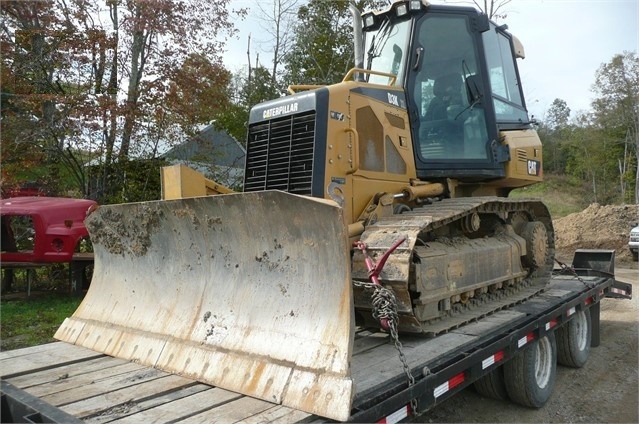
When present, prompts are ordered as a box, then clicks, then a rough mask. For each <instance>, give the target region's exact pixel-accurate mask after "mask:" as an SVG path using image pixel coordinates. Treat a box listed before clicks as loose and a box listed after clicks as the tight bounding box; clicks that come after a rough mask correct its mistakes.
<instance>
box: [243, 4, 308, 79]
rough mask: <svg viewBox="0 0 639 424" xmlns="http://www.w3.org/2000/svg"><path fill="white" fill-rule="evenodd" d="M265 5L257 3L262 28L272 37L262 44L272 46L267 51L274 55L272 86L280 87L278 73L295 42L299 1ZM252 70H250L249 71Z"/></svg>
mask: <svg viewBox="0 0 639 424" xmlns="http://www.w3.org/2000/svg"><path fill="white" fill-rule="evenodd" d="M264 4H265V3H263V2H260V3H257V7H258V8H259V10H260V19H261V20H262V22H263V23H264V25H262V28H263V29H264V30H265V32H266V34H268V36H269V37H270V38H269V39H268V40H263V41H262V43H265V44H267V45H270V46H271V47H270V49H269V50H267V51H268V52H269V53H271V54H272V55H273V60H272V67H271V70H270V72H271V85H272V86H273V87H276V86H277V85H278V76H279V74H278V72H280V64H282V62H283V60H284V58H285V57H286V56H287V55H288V53H289V51H290V50H291V47H292V45H293V42H294V39H295V38H294V35H295V34H294V31H293V30H294V23H295V20H294V18H295V12H296V11H297V7H298V6H297V5H298V4H299V0H272V4H269V6H270V7H266V6H264ZM249 70H250V69H249Z"/></svg>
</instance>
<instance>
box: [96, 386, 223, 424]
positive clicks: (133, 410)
mask: <svg viewBox="0 0 639 424" xmlns="http://www.w3.org/2000/svg"><path fill="white" fill-rule="evenodd" d="M211 389H212V387H211V386H207V385H206V384H201V383H195V384H193V385H190V386H185V387H183V388H180V389H178V390H174V391H171V392H168V393H163V394H160V395H154V396H152V397H150V398H148V399H143V400H139V399H131V400H128V401H126V402H124V403H122V404H120V405H113V406H111V405H109V406H107V408H106V409H103V410H101V411H100V412H99V413H96V414H94V415H92V416H90V417H85V418H84V422H86V423H89V424H100V423H106V422H110V421H114V420H119V419H123V418H125V417H128V416H130V415H134V414H138V415H137V418H136V421H137V422H148V421H149V419H142V418H141V417H142V414H143V411H145V410H147V409H151V408H155V407H158V406H162V405H165V404H172V402H175V401H176V400H178V399H182V398H186V397H189V396H192V395H194V394H196V393H200V392H203V391H207V390H211ZM189 413H190V412H189ZM162 416H166V414H162Z"/></svg>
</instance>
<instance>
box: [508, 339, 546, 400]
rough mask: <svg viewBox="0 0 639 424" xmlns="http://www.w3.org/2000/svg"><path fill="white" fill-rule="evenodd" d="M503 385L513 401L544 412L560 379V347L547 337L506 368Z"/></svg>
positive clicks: (525, 350) (519, 355) (536, 342)
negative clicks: (557, 379)
mask: <svg viewBox="0 0 639 424" xmlns="http://www.w3.org/2000/svg"><path fill="white" fill-rule="evenodd" d="M503 367H504V384H505V385H506V392H507V393H508V396H509V397H510V399H511V400H513V401H514V402H515V403H518V404H520V405H523V406H528V407H531V408H541V407H542V406H543V405H544V404H545V403H546V401H547V400H548V399H549V398H550V395H551V394H552V391H553V389H554V387H555V378H556V376H557V344H556V343H555V335H554V334H553V333H548V334H546V335H545V336H544V337H542V338H541V339H539V340H536V341H534V342H533V343H532V344H531V345H530V346H528V347H527V348H526V349H524V350H523V351H522V352H520V353H519V354H518V355H516V356H515V357H514V358H513V359H511V360H510V361H509V362H506V363H505V364H504V365H503Z"/></svg>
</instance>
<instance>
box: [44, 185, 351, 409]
mask: <svg viewBox="0 0 639 424" xmlns="http://www.w3.org/2000/svg"><path fill="white" fill-rule="evenodd" d="M86 224H87V227H88V229H89V233H90V236H91V240H92V242H93V247H94V251H95V267H94V275H93V280H92V281H91V286H90V289H89V291H88V293H87V294H86V297H85V298H84V300H83V302H82V304H81V305H80V306H79V307H78V309H77V311H75V313H74V314H73V316H72V317H70V318H67V319H66V320H65V321H64V323H63V324H62V326H61V327H60V328H59V329H58V331H57V332H56V334H55V338H57V339H59V340H62V341H66V342H70V343H74V344H77V345H81V346H84V347H87V348H90V349H93V350H96V351H99V352H103V353H106V354H108V355H112V356H115V357H118V358H125V359H128V360H132V361H135V362H139V363H141V364H145V365H150V366H154V367H157V368H160V369H162V370H166V371H169V372H172V373H177V374H180V375H183V376H188V377H191V378H194V379H197V380H199V381H203V382H207V383H210V384H213V385H216V386H219V387H222V388H225V389H228V390H232V391H236V392H239V393H243V394H246V395H249V396H254V397H257V398H261V399H264V400H267V401H270V402H274V403H281V404H283V405H286V406H289V407H293V408H296V409H301V410H303V411H306V412H309V413H313V414H318V415H321V416H324V417H328V418H332V419H336V420H342V421H343V420H346V419H347V418H348V417H349V416H350V405H351V401H352V397H353V392H352V380H351V378H350V365H349V361H350V358H351V351H352V346H353V337H354V310H353V294H352V287H351V280H350V263H349V254H348V238H347V235H346V231H345V228H346V227H345V224H344V219H343V217H342V214H341V210H340V209H339V208H338V207H337V206H336V205H335V204H334V203H332V202H329V201H324V200H318V199H311V198H306V197H301V196H296V195H292V194H287V193H284V192H278V191H266V192H258V193H244V194H228V195H221V196H210V197H198V198H191V199H184V200H174V201H156V202H144V203H132V204H122V205H111V206H102V207H100V208H98V210H96V211H95V212H94V213H92V214H91V215H90V216H89V217H88V218H87V220H86Z"/></svg>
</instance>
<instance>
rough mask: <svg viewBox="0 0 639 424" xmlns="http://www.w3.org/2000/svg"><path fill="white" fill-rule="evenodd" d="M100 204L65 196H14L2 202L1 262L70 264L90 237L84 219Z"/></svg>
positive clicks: (0, 212) (0, 202) (0, 210)
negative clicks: (84, 241) (81, 243)
mask: <svg viewBox="0 0 639 424" xmlns="http://www.w3.org/2000/svg"><path fill="white" fill-rule="evenodd" d="M96 206H97V203H96V202H95V201H93V200H85V199H70V198H61V197H40V196H37V197H13V198H8V199H2V200H1V201H0V214H1V215H2V234H1V236H0V237H1V240H2V253H1V254H0V261H1V262H2V263H3V264H6V263H9V262H29V263H52V262H69V261H71V259H72V257H73V253H74V252H75V251H76V247H77V246H78V243H80V242H81V240H82V239H88V237H89V234H88V232H87V229H86V227H85V226H84V219H85V218H86V216H87V212H88V211H89V210H90V209H91V208H95V207H96Z"/></svg>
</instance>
